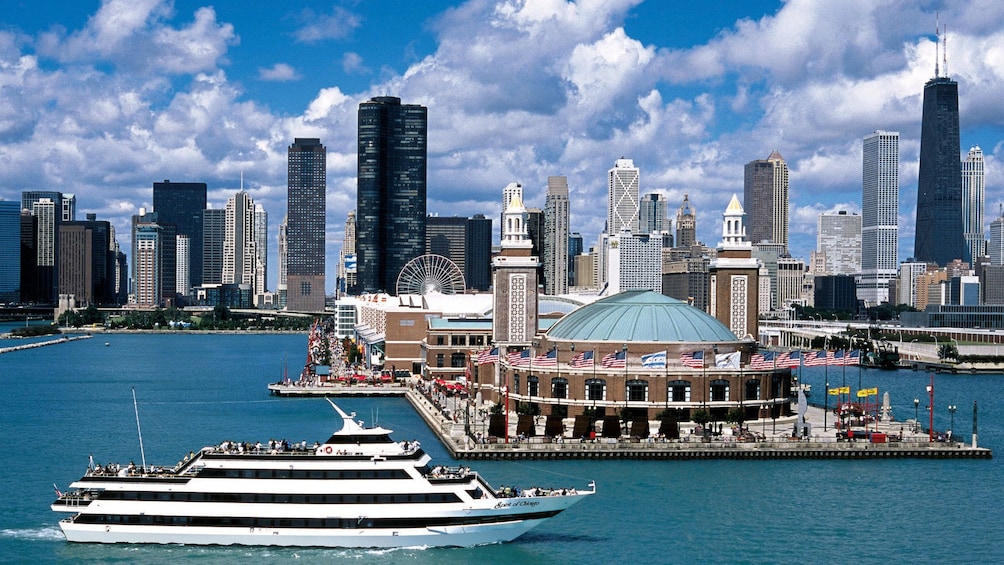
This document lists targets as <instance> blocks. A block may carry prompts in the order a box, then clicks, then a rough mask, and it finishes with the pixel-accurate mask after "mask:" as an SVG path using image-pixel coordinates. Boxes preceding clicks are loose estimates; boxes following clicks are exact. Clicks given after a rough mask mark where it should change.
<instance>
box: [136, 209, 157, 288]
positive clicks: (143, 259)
mask: <svg viewBox="0 0 1004 565" xmlns="http://www.w3.org/2000/svg"><path fill="white" fill-rule="evenodd" d="M157 219H158V218H157V214H156V213H155V212H152V213H147V212H146V210H144V209H142V208H140V211H139V214H138V215H135V216H133V217H132V250H133V251H132V256H133V260H132V294H131V300H130V302H131V303H132V304H133V305H135V306H137V307H140V308H158V307H160V306H162V305H163V286H162V283H163V277H162V274H161V270H162V269H163V256H162V253H163V230H162V229H161V227H160V225H159V224H158V223H157Z"/></svg>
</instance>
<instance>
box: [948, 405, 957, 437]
mask: <svg viewBox="0 0 1004 565" xmlns="http://www.w3.org/2000/svg"><path fill="white" fill-rule="evenodd" d="M957 408H958V407H957V406H956V405H954V404H949V405H948V413H949V414H951V415H952V426H951V427H950V428H948V437H949V438H951V437H952V436H953V435H955V410H956V409H957Z"/></svg>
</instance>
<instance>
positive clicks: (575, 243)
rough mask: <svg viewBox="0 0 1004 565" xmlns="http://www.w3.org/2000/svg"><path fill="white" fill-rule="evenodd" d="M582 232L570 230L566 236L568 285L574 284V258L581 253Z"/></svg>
mask: <svg viewBox="0 0 1004 565" xmlns="http://www.w3.org/2000/svg"><path fill="white" fill-rule="evenodd" d="M582 250H583V247H582V234H581V233H579V232H572V233H571V234H570V235H569V236H568V286H576V284H575V258H576V257H578V256H579V255H582Z"/></svg>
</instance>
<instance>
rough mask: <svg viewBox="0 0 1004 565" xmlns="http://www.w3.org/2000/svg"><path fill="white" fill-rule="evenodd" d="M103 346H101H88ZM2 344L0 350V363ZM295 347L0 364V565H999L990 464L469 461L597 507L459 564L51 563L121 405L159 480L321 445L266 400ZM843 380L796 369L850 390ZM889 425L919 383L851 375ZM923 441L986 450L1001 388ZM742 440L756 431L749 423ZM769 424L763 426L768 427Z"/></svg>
mask: <svg viewBox="0 0 1004 565" xmlns="http://www.w3.org/2000/svg"><path fill="white" fill-rule="evenodd" d="M106 342H107V343H108V346H105V343H106ZM10 343H11V342H0V347H3V346H5V345H8V344H10ZM305 344H306V337H305V336H304V335H302V334H300V335H184V334H182V335H135V334H124V335H109V336H103V335H98V336H96V337H95V338H93V339H89V340H81V341H77V342H73V343H67V344H60V345H54V346H50V347H43V348H38V349H33V350H28V351H22V352H16V353H8V354H4V355H0V384H2V387H3V389H2V391H3V392H2V394H3V399H2V401H0V407H2V410H0V425H2V427H0V429H2V430H3V433H4V439H5V444H6V445H5V449H3V450H2V451H0V489H2V492H3V496H2V497H0V562H10V563H30V562H35V563H43V562H57V561H58V562H68V563H165V562H169V561H184V562H203V563H213V564H216V563H247V562H251V561H258V562H262V563H284V562H291V563H292V562H296V563H321V562H325V563H327V562H331V561H332V560H338V559H349V560H351V561H352V562H354V563H415V564H424V563H437V564H438V563H526V564H530V563H569V564H583V563H626V562H629V563H838V562H840V563H845V562H846V563H887V562H890V561H891V562H932V563H945V562H952V563H958V562H966V563H991V562H993V563H997V562H1000V561H1001V557H1002V556H1004V549H1002V547H1004V546H1002V543H1004V523H1002V520H1001V510H1000V509H1001V508H1004V488H1002V487H1004V473H1002V465H1001V463H1000V461H1001V459H1000V455H1001V454H1000V453H999V452H998V453H995V455H997V456H998V458H996V459H993V460H909V459H904V460H874V461H871V460H839V461H819V460H805V461H791V460H785V461H630V460H623V461H562V462H535V461H533V462H490V461H489V462H476V463H475V464H474V465H473V466H474V468H475V470H477V471H480V472H481V473H482V474H483V475H484V476H485V477H487V478H488V480H489V481H491V482H492V483H493V484H495V485H499V484H502V483H504V484H518V485H523V486H532V485H539V486H551V485H553V486H575V487H578V488H584V487H585V486H586V484H587V483H588V482H589V481H591V480H595V481H596V483H597V486H598V493H597V495H596V496H593V497H590V498H588V499H586V500H585V501H583V502H582V503H580V504H578V505H576V506H574V507H572V508H571V509H570V510H569V511H567V512H565V513H563V514H561V515H559V516H557V517H556V518H554V519H552V520H550V521H548V522H545V523H544V524H543V525H542V526H540V527H539V528H537V529H536V530H533V531H531V532H530V533H528V534H527V535H525V536H523V537H521V538H519V539H517V540H516V541H515V542H513V543H509V544H503V545H493V546H486V547H477V548H468V549H400V550H381V551H374V550H332V549H275V548H246V547H189V546H138V545H136V546H133V545H117V546H102V545H82V544H69V543H67V542H66V541H65V540H64V539H63V538H62V534H61V533H60V531H59V528H58V525H57V522H58V520H59V518H60V517H61V515H58V514H56V513H54V512H51V511H50V510H49V503H50V502H52V500H53V498H54V493H53V488H52V485H53V483H56V484H57V485H58V486H59V487H60V488H63V489H65V488H66V486H67V485H68V484H69V483H70V482H71V481H73V480H75V479H77V478H79V477H80V476H81V474H82V473H83V471H84V470H85V468H86V466H87V458H88V454H93V455H94V458H95V460H96V461H97V462H99V463H102V464H104V463H107V462H113V461H114V462H119V463H123V464H125V463H128V462H129V461H136V462H137V464H139V462H140V450H139V442H138V439H137V433H136V419H135V416H134V413H133V403H132V392H131V391H132V388H133V387H135V390H136V396H137V398H138V401H139V412H140V419H141V423H142V430H143V443H144V447H145V451H146V460H147V463H148V464H158V465H159V464H165V465H173V464H174V463H175V462H177V461H178V459H180V458H181V457H182V456H183V455H184V454H186V453H188V452H189V451H190V450H197V449H198V448H200V447H202V446H204V445H209V444H215V443H219V442H220V441H222V440H224V439H233V440H248V441H257V440H263V441H264V440H267V439H269V438H276V439H282V438H285V439H289V440H290V441H300V440H307V441H308V442H313V441H314V440H323V439H325V438H326V437H327V436H328V435H329V434H330V432H332V431H333V429H334V427H335V426H337V425H338V423H337V422H336V420H335V418H334V416H333V413H332V410H331V408H330V407H329V406H328V404H327V403H326V402H325V401H324V400H321V399H313V400H312V399H278V398H274V397H271V396H269V395H268V393H267V390H266V388H265V386H266V385H267V383H269V382H272V381H275V380H276V379H277V378H278V377H279V375H280V373H281V370H282V364H283V359H284V357H286V358H288V365H289V367H290V372H291V374H292V373H295V372H296V371H297V370H298V367H299V366H300V363H302V361H303V354H304V349H305ZM858 378H859V374H858V370H857V369H848V370H847V372H846V374H845V373H843V371H842V370H839V369H838V370H830V371H828V372H826V373H824V371H823V369H811V370H804V372H803V375H802V379H803V381H805V382H808V383H810V384H813V388H814V390H815V391H816V394H815V395H814V397H813V399H814V400H819V401H821V400H822V397H821V395H822V390H823V386H824V382H825V380H826V379H828V380H829V382H830V383H831V386H833V385H836V384H840V383H841V382H842V381H846V382H847V383H848V384H850V385H852V386H854V387H856V386H857V383H858ZM860 378H861V381H862V384H863V385H864V386H866V387H871V386H874V387H878V388H879V390H880V393H883V392H885V391H889V392H890V397H891V402H892V405H893V413H894V416H895V417H896V418H897V419H898V420H905V419H908V418H913V415H914V405H913V399H914V398H918V399H919V400H920V401H921V404H920V408H919V413H920V416H921V420H922V421H924V422H926V411H925V406H926V404H927V400H926V398H927V397H926V394H927V393H926V390H925V387H926V386H927V385H928V384H929V375H927V374H923V373H914V372H910V371H898V372H880V371H865V372H863V373H861V375H860ZM935 390H936V394H935V407H936V408H935V412H934V414H935V427H936V428H938V429H947V428H948V427H949V425H950V415H949V414H948V411H947V406H948V405H949V404H955V405H957V406H958V407H959V409H958V412H957V413H956V414H955V431H956V434H957V435H962V436H964V437H965V438H966V439H968V438H969V436H970V433H971V430H972V405H973V401H974V400H978V401H979V434H980V444H981V445H983V446H986V447H990V448H993V449H995V450H997V449H999V448H1000V447H1001V446H1002V441H1001V440H1002V438H1004V430H1002V427H1004V409H1002V406H1001V398H1002V397H1004V377H1002V376H1001V375H981V376H973V375H956V376H950V375H938V376H937V377H936V379H935ZM340 404H341V405H342V406H343V407H344V408H346V409H348V410H353V411H355V412H357V415H358V417H360V418H362V419H365V420H367V421H368V422H369V421H371V420H373V419H376V420H378V421H379V423H380V424H381V425H383V426H384V427H387V428H390V429H393V430H395V433H394V437H395V438H396V439H399V440H401V439H418V440H420V441H421V442H422V445H423V447H424V448H426V450H427V451H428V452H429V453H430V454H431V455H432V456H433V458H434V459H435V460H437V461H440V462H448V459H449V456H448V454H447V453H446V451H445V449H443V447H442V446H441V445H440V444H439V443H438V441H437V440H436V439H435V436H433V434H432V433H431V432H430V431H429V429H428V428H427V427H426V426H425V424H424V423H423V422H422V420H421V419H420V418H419V417H418V416H417V415H416V414H415V413H414V411H413V410H412V409H411V407H410V405H409V404H408V403H407V401H405V400H403V399H356V398H346V399H342V400H341V401H340ZM753 425H756V424H753ZM769 425H770V424H768V426H769Z"/></svg>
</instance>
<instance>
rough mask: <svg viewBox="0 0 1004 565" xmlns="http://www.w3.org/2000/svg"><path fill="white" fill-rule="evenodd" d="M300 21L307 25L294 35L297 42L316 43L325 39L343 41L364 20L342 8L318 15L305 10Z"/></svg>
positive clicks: (336, 7)
mask: <svg viewBox="0 0 1004 565" xmlns="http://www.w3.org/2000/svg"><path fill="white" fill-rule="evenodd" d="M300 19H301V20H302V21H304V22H308V23H305V24H304V25H303V26H302V27H300V28H299V29H297V30H296V32H295V33H294V34H293V35H294V36H295V37H296V39H297V41H302V42H304V43H315V42H318V41H323V40H325V39H343V38H345V37H348V36H349V35H350V34H351V33H352V32H353V31H354V30H355V29H356V28H357V27H359V26H360V25H362V18H361V17H360V16H359V15H358V14H354V13H352V12H350V11H348V10H346V9H345V8H342V7H341V6H335V7H334V8H332V11H331V13H330V14H316V13H315V12H314V11H313V10H304V11H303V13H302V14H300Z"/></svg>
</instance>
